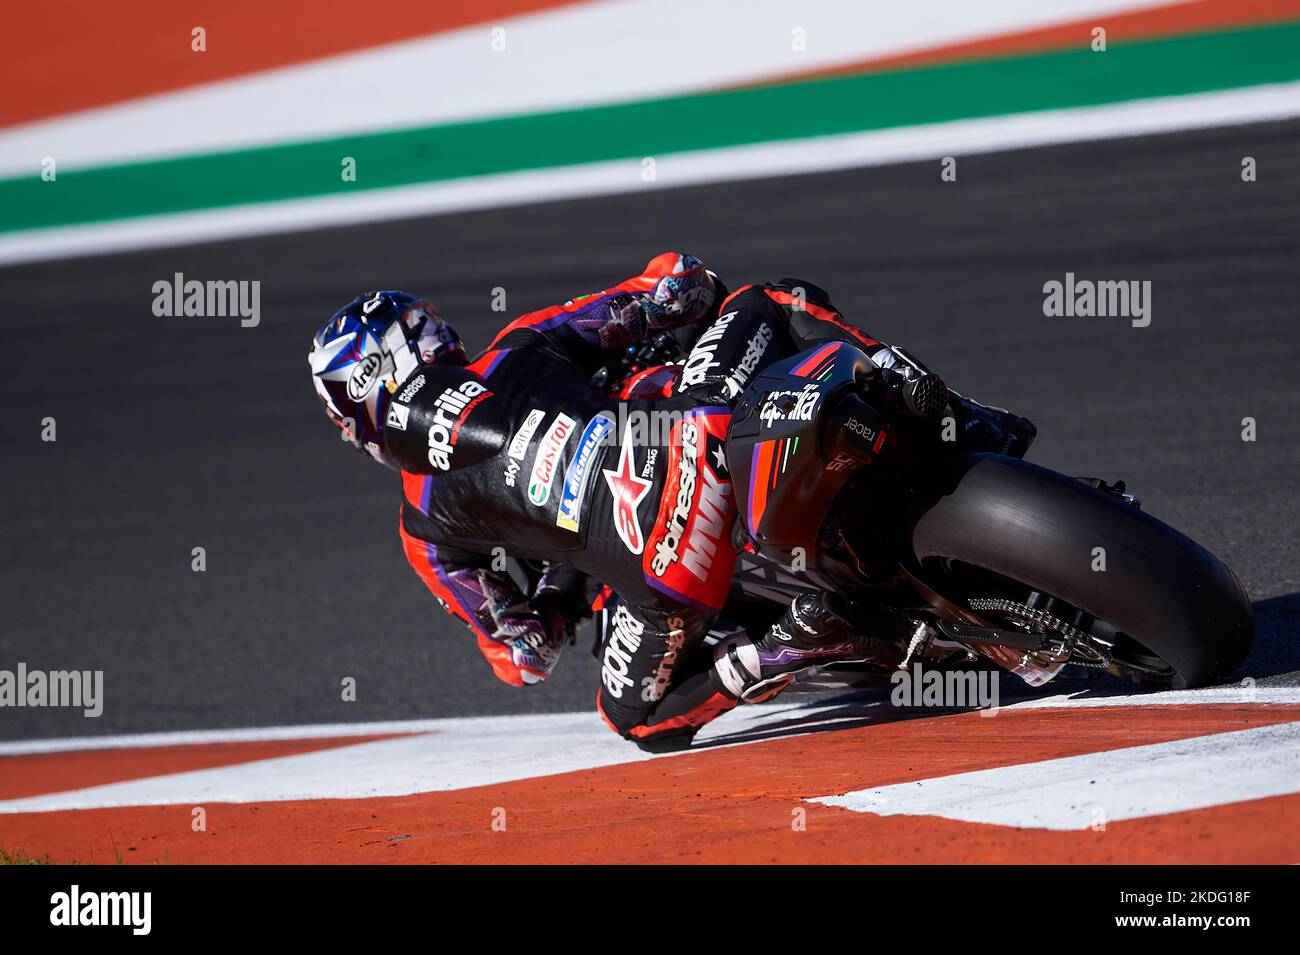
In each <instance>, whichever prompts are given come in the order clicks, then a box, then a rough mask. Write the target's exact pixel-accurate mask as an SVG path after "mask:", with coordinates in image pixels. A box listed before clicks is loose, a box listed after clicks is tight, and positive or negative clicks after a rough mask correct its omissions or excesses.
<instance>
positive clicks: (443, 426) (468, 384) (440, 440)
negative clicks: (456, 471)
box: [429, 381, 492, 471]
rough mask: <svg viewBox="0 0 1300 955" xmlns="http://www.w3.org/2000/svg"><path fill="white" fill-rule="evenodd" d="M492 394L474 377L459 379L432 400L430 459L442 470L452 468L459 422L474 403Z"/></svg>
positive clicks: (462, 421) (460, 423)
mask: <svg viewBox="0 0 1300 955" xmlns="http://www.w3.org/2000/svg"><path fill="white" fill-rule="evenodd" d="M491 395H492V392H490V391H488V389H487V386H486V385H481V384H479V383H478V382H477V381H465V382H461V384H460V385H458V386H457V387H455V388H448V389H447V390H446V391H444V392H443V393H442V394H440V395H439V396H438V400H437V401H435V402H434V403H433V410H434V415H433V424H431V425H429V463H430V464H432V465H433V466H434V467H435V468H438V469H439V470H442V471H450V470H451V455H452V452H453V451H455V450H456V441H457V440H458V439H459V438H460V428H461V425H463V424H464V423H465V419H466V418H467V417H468V416H469V413H470V411H471V410H472V409H473V407H474V406H475V405H476V404H478V403H479V402H480V401H482V400H483V399H485V398H488V397H490V396H491Z"/></svg>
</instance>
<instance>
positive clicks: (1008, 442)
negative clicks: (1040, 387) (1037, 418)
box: [949, 391, 1038, 458]
mask: <svg viewBox="0 0 1300 955" xmlns="http://www.w3.org/2000/svg"><path fill="white" fill-rule="evenodd" d="M949 400H950V402H951V407H952V410H953V415H954V417H955V418H956V419H957V429H958V431H959V432H960V433H961V439H960V440H961V448H962V449H963V450H965V451H993V452H995V453H997V454H1009V455H1011V456H1012V457H1016V458H1023V457H1024V456H1025V452H1026V451H1028V450H1029V446H1030V445H1031V444H1033V442H1034V438H1035V437H1036V436H1037V435H1038V428H1036V427H1035V426H1034V423H1033V422H1032V421H1030V420H1029V419H1028V418H1022V417H1021V416H1020V415H1017V414H1012V413H1011V412H1010V411H1008V410H1007V409H1006V408H994V407H990V406H989V405H982V404H980V403H979V402H978V401H972V400H971V399H970V398H966V397H963V396H962V395H959V394H957V393H956V392H955V391H950V392H949Z"/></svg>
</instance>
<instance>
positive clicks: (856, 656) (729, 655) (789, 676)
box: [714, 591, 906, 703]
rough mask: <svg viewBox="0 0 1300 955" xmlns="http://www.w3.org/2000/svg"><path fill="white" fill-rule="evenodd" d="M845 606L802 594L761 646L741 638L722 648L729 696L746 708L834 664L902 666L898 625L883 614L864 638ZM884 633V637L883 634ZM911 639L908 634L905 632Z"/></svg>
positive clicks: (717, 664) (718, 655)
mask: <svg viewBox="0 0 1300 955" xmlns="http://www.w3.org/2000/svg"><path fill="white" fill-rule="evenodd" d="M845 609H846V608H845V607H844V606H843V603H842V602H841V601H840V599H839V598H838V597H837V596H836V595H835V594H832V593H828V592H825V591H819V592H815V593H805V594H800V595H799V596H797V597H795V598H794V600H792V601H791V602H790V607H789V609H787V610H786V612H785V614H784V615H783V616H782V617H781V619H780V620H778V621H777V622H776V623H774V624H772V626H771V628H770V629H769V630H768V631H767V633H766V634H764V635H763V638H762V639H761V640H759V641H758V642H757V643H754V642H752V641H751V640H749V638H747V637H743V636H738V637H735V638H732V639H731V640H727V641H724V642H723V643H721V644H719V645H718V647H717V650H716V651H715V655H714V669H715V670H716V671H717V673H718V676H719V677H720V678H721V679H722V683H723V685H724V686H725V687H726V688H727V691H728V692H729V693H731V694H732V695H733V696H735V697H736V698H738V699H740V700H743V701H744V702H746V703H761V702H763V701H764V700H770V699H771V698H772V697H774V696H776V695H777V694H778V693H780V692H781V691H782V690H784V689H785V688H786V687H787V686H788V685H789V684H790V682H791V681H792V680H793V679H794V675H795V674H796V673H798V672H799V671H800V670H805V669H807V668H808V667H812V666H822V665H825V664H828V663H850V662H852V663H876V664H881V665H885V666H890V665H893V664H896V663H897V662H898V660H899V659H900V658H901V656H902V651H901V648H900V646H899V643H898V641H896V640H894V639H893V638H894V637H896V636H898V635H899V634H896V633H894V631H895V630H896V629H897V627H898V622H896V621H894V620H892V619H891V618H888V617H886V616H885V615H880V616H879V619H878V620H874V621H873V624H878V626H877V625H869V626H868V627H867V629H869V630H871V631H873V635H872V636H863V635H860V634H859V629H860V628H858V627H855V626H854V625H853V623H851V622H850V621H849V620H848V619H847V618H846V617H845V616H844V611H845ZM882 631H883V632H882ZM901 634H902V637H903V639H904V640H905V639H906V630H905V629H904V630H903V631H901Z"/></svg>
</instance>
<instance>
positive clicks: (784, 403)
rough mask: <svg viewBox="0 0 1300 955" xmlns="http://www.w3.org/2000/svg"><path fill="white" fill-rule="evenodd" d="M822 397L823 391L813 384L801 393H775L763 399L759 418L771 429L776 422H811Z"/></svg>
mask: <svg viewBox="0 0 1300 955" xmlns="http://www.w3.org/2000/svg"><path fill="white" fill-rule="evenodd" d="M821 396H822V393H821V390H820V389H819V388H818V386H817V385H815V384H812V383H809V384H806V385H804V386H803V388H802V389H801V390H799V391H773V392H770V393H769V394H768V396H767V397H766V398H764V399H763V406H762V407H761V408H759V410H758V416H759V418H761V419H762V420H763V423H764V424H765V425H767V427H769V428H770V427H772V422H774V421H811V420H812V417H813V412H814V411H816V410H817V399H819V398H820V397H821Z"/></svg>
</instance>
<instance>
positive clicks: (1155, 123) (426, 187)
mask: <svg viewBox="0 0 1300 955" xmlns="http://www.w3.org/2000/svg"><path fill="white" fill-rule="evenodd" d="M1295 116H1300V82H1295V83H1279V84H1271V85H1268V86H1257V87H1251V88H1248V89H1242V90H1230V91H1225V92H1216V93H1203V94H1195V95H1190V96H1178V97H1168V98H1162V99H1154V100H1138V101H1134V102H1130V103H1122V104H1117V105H1108V106H1090V107H1083V108H1078V109H1068V110H1046V111H1042V112H1036V113H1022V114H1016V115H1012V116H997V117H990V118H983V119H970V120H959V121H956V122H950V123H935V124H929V125H923V126H909V127H903V128H900V129H887V130H878V131H873V132H864V133H849V134H845V135H840V136H822V137H815V138H811V139H800V140H791V141H787V142H775V143H762V144H757V145H752V146H737V147H733V148H728V149H713V150H700V151H696V152H684V153H675V154H670V155H666V156H661V157H657V161H656V167H657V168H656V174H657V178H656V180H655V181H653V182H643V181H642V179H641V172H642V168H641V161H640V160H639V159H636V160H620V161H615V162H601V163H589V164H585V165H581V166H566V167H563V168H558V169H544V170H536V171H528V172H518V173H506V174H502V175H494V176H481V177H475V178H470V179H460V180H454V181H449V182H437V183H426V184H419V185H413V186H401V187H397V188H392V189H375V190H369V191H359V192H357V193H355V194H352V195H335V196H326V197H322V198H315V199H302V200H292V201H285V202H268V203H262V204H257V205H248V206H238V207H233V208H228V209H215V210H206V211H202V212H186V213H177V214H174V215H165V216H153V217H148V218H140V219H128V220H121V221H114V222H107V223H97V224H92V225H85V226H68V227H59V228H52V229H37V230H31V231H26V232H18V233H11V234H7V235H0V265H5V264H12V263H17V262H28V261H39V260H44V259H57V258H68V257H71V256H78V255H99V254H105V253H113V252H124V251H132V250H136V249H147V248H156V247H159V246H171V245H183V244H187V243H194V242H207V241H215V240H222V239H236V238H246V237H249V236H255V235H267V234H272V233H278V232H292V231H298V230H310V229H320V228H327V227H330V226H342V225H351V224H356V223H363V222H383V221H391V220H394V219H401V218H409V217H413V216H423V215H437V214H444V213H452V212H464V211H469V210H477V209H490V208H498V207H503V206H512V205H522V204H526V203H532V202H542V201H548V200H562V199H572V198H581V197H589V196H600V195H614V194H619V193H626V192H635V191H640V190H647V189H669V188H676V187H681V186H688V185H696V184H701V183H712V182H729V181H735V180H744V179H760V178H764V177H770V176H784V175H797V174H805V173H817V172H829V171H834V170H839V169H852V168H859V167H869V166H881V165H888V164H891V163H899V162H910V161H918V160H924V159H933V158H938V157H941V156H963V155H973V154H976V153H984V152H996V151H999V150H1006V149H1020V148H1028V147H1034V146H1044V145H1051V144H1055V143H1069V142H1082V141H1087V140H1093V139H1109V138H1114V137H1122V136H1137V135H1143V134H1155V133H1163V132H1172V131H1176V130H1180V129H1193V128H1199V127H1203V126H1215V125H1231V124H1238V123H1250V122H1260V121H1265V120H1278V119H1289V118H1292V117H1295ZM937 181H938V180H937V175H936V182H937Z"/></svg>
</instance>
